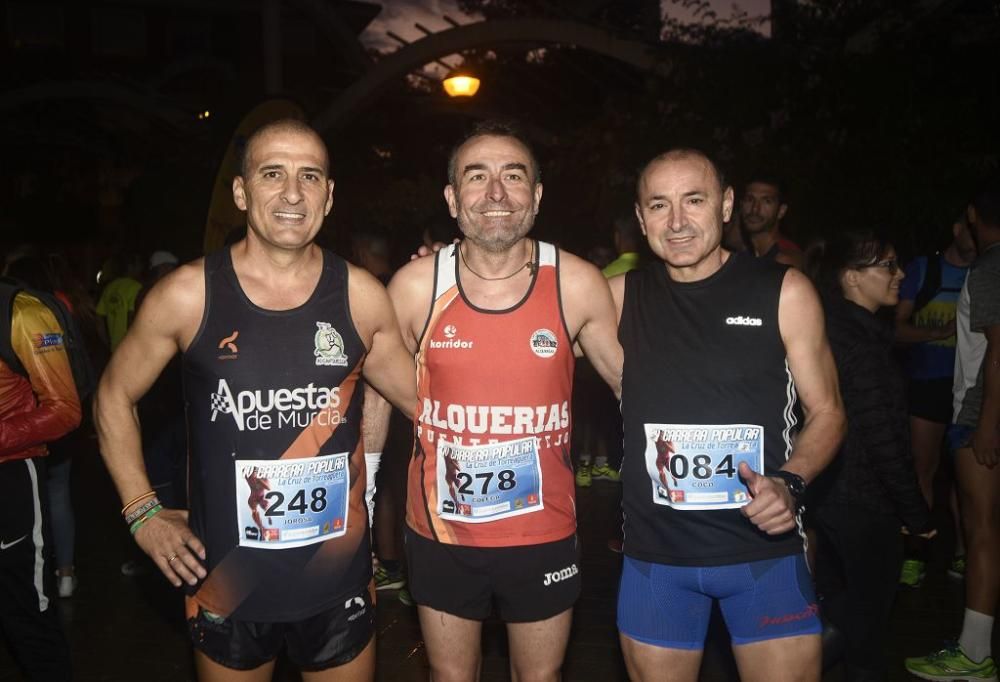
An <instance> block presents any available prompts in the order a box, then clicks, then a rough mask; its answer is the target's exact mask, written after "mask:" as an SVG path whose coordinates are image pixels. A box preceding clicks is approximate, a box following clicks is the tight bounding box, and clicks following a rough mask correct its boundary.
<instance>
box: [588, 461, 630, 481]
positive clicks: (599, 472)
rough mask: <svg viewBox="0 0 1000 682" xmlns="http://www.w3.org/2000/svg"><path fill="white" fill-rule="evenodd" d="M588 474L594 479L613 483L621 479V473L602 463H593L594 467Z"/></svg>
mask: <svg viewBox="0 0 1000 682" xmlns="http://www.w3.org/2000/svg"><path fill="white" fill-rule="evenodd" d="M590 476H591V477H592V478H593V479H594V480H595V481H613V482H615V483H621V480H622V477H621V474H619V473H618V472H617V471H615V470H614V469H612V468H611V467H609V466H608V465H607V464H602V465H601V466H597V465H595V466H594V468H593V469H591V470H590Z"/></svg>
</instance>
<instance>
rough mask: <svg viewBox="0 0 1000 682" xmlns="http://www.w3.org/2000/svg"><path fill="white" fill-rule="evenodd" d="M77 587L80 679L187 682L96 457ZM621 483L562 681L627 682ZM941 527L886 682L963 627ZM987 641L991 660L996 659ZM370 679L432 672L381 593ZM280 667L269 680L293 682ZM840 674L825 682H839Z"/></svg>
mask: <svg viewBox="0 0 1000 682" xmlns="http://www.w3.org/2000/svg"><path fill="white" fill-rule="evenodd" d="M73 492H74V506H75V509H76V511H77V573H78V575H79V580H80V582H79V587H78V589H77V592H76V594H75V595H74V596H73V597H72V598H71V599H61V600H58V601H59V604H58V605H59V608H60V610H61V617H62V619H63V621H64V623H65V624H66V627H67V630H68V632H69V637H70V640H71V643H72V648H73V658H74V665H75V670H76V679H77V680H80V681H81V682H96V681H98V680H102V681H104V680H107V681H115V682H132V681H133V680H135V681H139V680H143V681H149V682H160V681H163V682H174V681H178V680H191V679H194V676H193V666H192V658H191V651H190V647H189V645H188V643H187V639H186V634H185V628H184V623H183V617H182V616H183V611H182V602H181V599H180V598H179V595H178V594H177V593H176V592H174V591H173V589H172V588H171V587H170V586H169V585H168V583H167V582H166V581H165V580H164V579H162V577H160V576H159V574H152V573H151V574H148V575H144V576H139V577H132V578H130V577H125V576H123V575H122V574H121V572H120V566H121V564H122V562H123V561H125V560H127V559H129V558H131V557H132V556H134V555H133V550H132V547H131V540H130V538H129V537H128V532H127V530H126V529H125V528H124V526H123V524H122V523H121V521H120V517H119V515H118V511H119V506H118V499H117V496H116V495H115V493H114V490H113V488H112V486H111V482H110V479H109V478H108V476H107V474H106V472H105V470H104V467H103V465H102V463H101V461H100V458H99V457H98V455H97V453H96V449H95V450H92V451H89V452H80V453H79V455H78V457H77V459H76V460H75V461H74V472H73ZM618 494H619V493H618V485H617V484H615V483H609V482H606V481H595V482H594V485H593V487H591V488H588V489H582V490H579V491H578V503H577V507H578V510H579V515H580V540H581V547H582V574H583V595H582V597H581V599H580V601H579V603H578V605H577V608H576V613H575V617H574V623H573V632H572V636H571V638H570V644H569V651H568V653H567V657H566V664H565V668H564V679H566V680H571V681H573V680H581V681H586V680H600V681H602V682H614V681H618V680H627V679H628V678H627V675H626V673H625V667H624V664H623V662H622V657H621V652H620V649H619V646H618V639H617V633H616V630H615V597H616V591H617V581H618V575H619V572H620V570H621V556H620V555H618V554H615V553H613V552H611V551H609V550H608V548H607V540H608V539H609V538H610V537H612V535H613V533H614V526H615V524H616V523H617V513H616V505H617V495H618ZM946 525H947V524H944V523H942V524H940V525H939V528H941V529H942V536H943V537H941V538H940V539H939V540H937V541H936V543H935V551H936V554H935V556H934V558H933V561H932V563H931V565H930V567H929V571H928V578H927V581H926V582H925V584H924V586H923V587H921V588H920V589H918V590H912V591H905V592H900V594H899V598H898V599H897V603H896V608H895V610H894V613H893V620H892V624H891V632H892V641H891V645H890V650H889V652H888V656H889V657H890V660H891V661H892V668H891V673H890V679H891V680H910V679H914V678H911V677H910V676H909V675H908V674H907V673H906V671H905V670H904V669H903V667H902V659H903V657H904V656H912V655H918V654H923V653H927V652H929V651H931V650H932V649H933V648H935V647H937V646H939V645H940V644H941V642H942V641H943V640H944V639H946V638H948V637H954V636H955V635H956V634H957V632H958V630H959V628H960V626H961V618H962V587H961V583H959V582H956V581H954V580H952V579H949V578H948V577H947V576H946V574H945V568H946V564H947V560H948V550H949V548H950V546H951V545H950V542H951V540H950V535H951V533H949V532H947V529H946ZM712 630H713V634H712V637H711V638H710V641H709V643H708V645H707V646H706V655H705V661H704V664H703V666H702V674H701V680H703V681H704V682H709V681H713V682H714V681H716V680H719V681H722V680H735V679H738V678H737V676H736V672H735V668H734V667H733V664H732V657H731V655H730V654H729V651H728V646H727V644H726V642H725V629H724V626H722V625H721V624H718V623H717V624H716V625H715V626H714V627H713V628H712ZM997 634H998V633H996V632H995V633H994V648H993V650H994V655H996V653H997V652H998V649H1000V647H998V642H997V640H998V637H997ZM377 647H378V649H377V651H378V667H377V679H378V680H384V681H386V682H388V681H390V680H391V681H393V682H409V681H411V680H412V681H416V680H426V679H427V676H428V667H427V659H426V653H425V650H424V646H423V642H422V640H421V637H420V628H419V625H418V622H417V615H416V610H415V609H414V608H412V607H407V606H404V605H403V604H401V603H400V602H399V601H398V600H397V599H396V597H395V593H394V592H381V593H379V603H378V632H377ZM505 647H506V641H505V636H504V631H503V627H502V624H500V623H499V622H496V621H488V622H487V623H486V626H485V628H484V639H483V652H484V662H483V675H482V680H483V682H495V681H500V680H508V679H509V674H508V672H507V653H506V650H505ZM19 679H21V678H20V676H19V674H18V673H17V671H16V670H15V668H14V665H13V662H12V661H11V658H10V656H9V655H8V653H7V651H6V649H5V648H3V647H0V682H6V681H7V680H19ZM298 679H299V676H298V675H297V674H296V673H295V672H294V671H291V670H289V669H288V667H287V666H286V665H283V664H280V663H279V667H278V670H277V671H276V674H275V680H280V681H291V680H298ZM843 680H844V676H843V673H842V671H841V670H840V668H839V667H835V668H833V669H832V670H831V671H830V672H829V673H828V674H827V675H825V676H824V681H825V682H842V681H843Z"/></svg>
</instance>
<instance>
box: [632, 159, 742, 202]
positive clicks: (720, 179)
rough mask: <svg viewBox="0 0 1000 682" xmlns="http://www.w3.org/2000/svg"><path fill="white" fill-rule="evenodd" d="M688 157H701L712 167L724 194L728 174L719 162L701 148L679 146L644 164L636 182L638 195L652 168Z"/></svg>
mask: <svg viewBox="0 0 1000 682" xmlns="http://www.w3.org/2000/svg"><path fill="white" fill-rule="evenodd" d="M687 159H701V160H702V161H704V162H705V163H706V164H708V166H709V167H710V168H711V169H712V174H713V175H714V176H715V179H716V180H717V181H718V183H719V193H720V194H722V193H723V192H725V190H726V187H727V186H728V185H727V184H726V176H725V175H724V174H723V173H722V170H721V169H720V168H719V164H717V163H716V162H715V160H714V159H713V158H712V157H711V156H709V155H708V154H706V153H705V152H703V151H701V150H700V149H693V148H688V147H679V148H677V149H671V150H669V151H665V152H663V153H662V154H659V155H657V156H654V157H653V158H652V159H650V161H649V163H647V164H646V165H645V166H643V168H642V171H641V172H640V173H639V180H638V182H636V196H638V195H639V194H640V193H641V192H642V181H643V180H644V179H645V178H646V174H647V173H648V172H649V171H650V170H651V169H652V168H654V167H655V166H658V165H660V164H661V163H665V162H669V161H682V160H687Z"/></svg>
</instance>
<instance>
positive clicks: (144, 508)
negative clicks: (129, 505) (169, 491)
mask: <svg viewBox="0 0 1000 682" xmlns="http://www.w3.org/2000/svg"><path fill="white" fill-rule="evenodd" d="M158 504H160V498H158V497H156V496H155V495H154V496H153V499H151V500H147V501H146V502H143V503H142V504H141V505H139V506H138V507H136V508H135V509H133V510H132V511H130V512H129V513H128V516H126V517H125V525H127V526H131V525H132V522H133V521H135V520H136V519H137V518H139V517H140V516H142V515H143V514H145V513H146V512H148V511H149V510H150V509H152V508H153V507H155V506H156V505H158Z"/></svg>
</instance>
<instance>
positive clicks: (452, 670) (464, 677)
mask: <svg viewBox="0 0 1000 682" xmlns="http://www.w3.org/2000/svg"><path fill="white" fill-rule="evenodd" d="M428 658H429V659H430V667H431V681H432V682H474V681H475V680H476V679H478V676H479V658H478V657H477V658H475V659H473V660H471V661H470V660H468V659H466V658H465V657H461V658H462V659H463V660H454V659H451V660H449V657H448V656H447V655H442V656H439V657H438V658H441V659H443V660H434V657H430V656H429V657H428Z"/></svg>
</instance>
